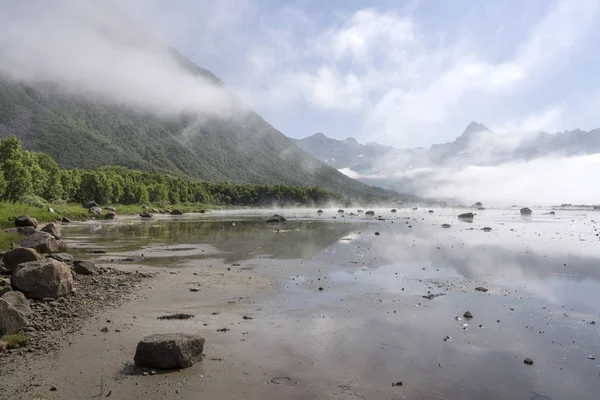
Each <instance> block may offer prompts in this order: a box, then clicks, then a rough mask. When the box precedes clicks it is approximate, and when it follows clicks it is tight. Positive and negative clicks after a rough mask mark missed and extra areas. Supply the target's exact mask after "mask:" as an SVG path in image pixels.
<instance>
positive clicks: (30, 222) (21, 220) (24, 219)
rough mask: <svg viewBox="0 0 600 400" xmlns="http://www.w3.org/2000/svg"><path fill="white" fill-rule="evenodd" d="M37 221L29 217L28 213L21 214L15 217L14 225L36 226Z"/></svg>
mask: <svg viewBox="0 0 600 400" xmlns="http://www.w3.org/2000/svg"><path fill="white" fill-rule="evenodd" d="M37 225H38V222H37V219H35V218H31V217H30V216H29V215H21V216H18V217H17V218H15V226H16V227H19V226H33V227H34V228H37Z"/></svg>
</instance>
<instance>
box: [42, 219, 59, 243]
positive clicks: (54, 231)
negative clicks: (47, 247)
mask: <svg viewBox="0 0 600 400" xmlns="http://www.w3.org/2000/svg"><path fill="white" fill-rule="evenodd" d="M40 232H46V233H49V234H51V235H52V236H54V239H57V240H58V239H60V225H58V224H55V223H54V222H51V223H49V224H48V225H45V226H44V227H43V228H42V229H40Z"/></svg>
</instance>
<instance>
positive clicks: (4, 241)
mask: <svg viewBox="0 0 600 400" xmlns="http://www.w3.org/2000/svg"><path fill="white" fill-rule="evenodd" d="M114 207H115V208H116V209H117V215H137V214H139V213H140V212H142V211H145V210H144V209H143V208H142V206H141V205H118V204H117V205H114ZM50 208H51V209H53V210H54V212H50V211H48V209H50ZM155 208H156V209H162V210H164V209H167V210H174V209H178V210H181V211H182V212H184V213H190V212H194V211H197V212H199V211H200V210H209V209H212V210H215V209H222V208H224V207H219V206H210V207H209V206H207V205H206V204H176V205H169V206H168V207H159V206H157V205H152V204H148V210H147V211H149V212H150V213H152V210H153V209H155ZM107 212H108V211H106V210H103V214H102V215H93V214H89V213H88V210H87V209H85V208H83V207H82V206H81V204H76V203H69V204H53V203H48V204H46V206H45V207H44V208H40V207H36V206H31V205H28V204H24V203H9V202H0V229H1V230H0V251H3V250H8V249H10V244H11V242H18V241H19V240H20V239H21V238H20V237H19V235H17V234H14V233H7V232H4V229H6V228H12V227H14V222H13V221H14V219H15V218H16V217H18V216H20V215H29V216H30V217H32V218H35V219H37V220H38V222H39V223H40V224H43V223H47V222H52V221H54V220H55V219H56V218H57V217H67V218H69V219H70V220H71V221H85V220H87V219H90V218H96V219H104V215H105V214H106V213H107Z"/></svg>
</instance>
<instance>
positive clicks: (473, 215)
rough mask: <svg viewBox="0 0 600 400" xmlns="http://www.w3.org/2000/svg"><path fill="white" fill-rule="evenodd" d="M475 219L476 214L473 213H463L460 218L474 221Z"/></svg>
mask: <svg viewBox="0 0 600 400" xmlns="http://www.w3.org/2000/svg"><path fill="white" fill-rule="evenodd" d="M473 217H475V214H473V213H472V212H468V213H462V214H460V215H459V216H458V218H459V219H473Z"/></svg>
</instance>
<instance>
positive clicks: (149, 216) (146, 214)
mask: <svg viewBox="0 0 600 400" xmlns="http://www.w3.org/2000/svg"><path fill="white" fill-rule="evenodd" d="M140 217H142V218H152V214H150V213H149V212H148V211H144V212H143V213H140Z"/></svg>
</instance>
